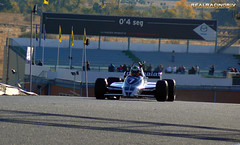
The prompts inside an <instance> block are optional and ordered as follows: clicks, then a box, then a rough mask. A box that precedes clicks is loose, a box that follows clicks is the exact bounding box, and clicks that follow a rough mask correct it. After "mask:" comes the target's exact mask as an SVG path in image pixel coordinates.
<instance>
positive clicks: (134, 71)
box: [130, 65, 141, 76]
mask: <svg viewBox="0 0 240 145" xmlns="http://www.w3.org/2000/svg"><path fill="white" fill-rule="evenodd" d="M140 74H141V71H140V68H139V67H138V66H136V65H134V66H133V67H132V68H131V70H130V75H131V76H139V75H140Z"/></svg>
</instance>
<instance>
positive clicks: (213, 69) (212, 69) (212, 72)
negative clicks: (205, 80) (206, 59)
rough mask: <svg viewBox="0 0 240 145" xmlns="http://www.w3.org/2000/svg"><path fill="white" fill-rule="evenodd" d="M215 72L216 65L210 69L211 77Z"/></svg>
mask: <svg viewBox="0 0 240 145" xmlns="http://www.w3.org/2000/svg"><path fill="white" fill-rule="evenodd" d="M214 71H215V66H214V65H212V66H211V67H210V69H209V73H208V74H209V75H214Z"/></svg>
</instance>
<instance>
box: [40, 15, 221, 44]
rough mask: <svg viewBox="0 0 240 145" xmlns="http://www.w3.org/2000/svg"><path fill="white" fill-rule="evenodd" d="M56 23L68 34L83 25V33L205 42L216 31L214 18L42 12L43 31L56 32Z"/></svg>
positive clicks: (63, 32)
mask: <svg viewBox="0 0 240 145" xmlns="http://www.w3.org/2000/svg"><path fill="white" fill-rule="evenodd" d="M59 25H60V26H61V29H62V34H71V29H72V27H73V31H74V35H83V30H84V28H86V30H87V35H95V36H117V37H140V38H167V39H193V40H209V41H211V40H215V39H216V30H217V22H216V20H195V19H167V18H146V17H127V16H102V15H80V14H61V13H43V17H42V26H45V32H46V33H50V34H59ZM43 31H44V30H43V29H42V32H43Z"/></svg>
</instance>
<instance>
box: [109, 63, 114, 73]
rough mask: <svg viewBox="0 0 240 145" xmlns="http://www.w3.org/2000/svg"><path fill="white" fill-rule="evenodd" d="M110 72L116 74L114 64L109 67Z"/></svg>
mask: <svg viewBox="0 0 240 145" xmlns="http://www.w3.org/2000/svg"><path fill="white" fill-rule="evenodd" d="M108 71H109V72H114V71H115V66H114V65H113V64H112V63H111V64H110V65H109V66H108Z"/></svg>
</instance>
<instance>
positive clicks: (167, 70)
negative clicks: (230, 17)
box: [166, 65, 172, 73]
mask: <svg viewBox="0 0 240 145" xmlns="http://www.w3.org/2000/svg"><path fill="white" fill-rule="evenodd" d="M166 73H172V67H171V66H170V65H169V66H168V67H167V69H166Z"/></svg>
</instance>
